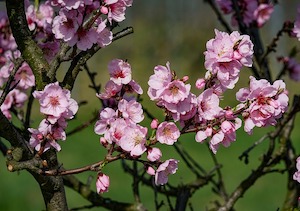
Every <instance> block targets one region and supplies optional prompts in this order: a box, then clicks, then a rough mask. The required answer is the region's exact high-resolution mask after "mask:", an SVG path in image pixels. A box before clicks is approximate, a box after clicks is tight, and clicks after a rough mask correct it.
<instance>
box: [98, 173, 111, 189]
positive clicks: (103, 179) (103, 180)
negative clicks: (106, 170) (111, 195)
mask: <svg viewBox="0 0 300 211" xmlns="http://www.w3.org/2000/svg"><path fill="white" fill-rule="evenodd" d="M108 187H109V176H107V175H105V174H103V173H102V172H100V173H99V174H98V177H97V181H96V188H97V193H98V194H100V193H104V192H107V191H108Z"/></svg>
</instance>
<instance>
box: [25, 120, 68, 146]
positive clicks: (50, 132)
mask: <svg viewBox="0 0 300 211" xmlns="http://www.w3.org/2000/svg"><path fill="white" fill-rule="evenodd" d="M61 121H62V123H64V120H60V121H58V122H57V123H56V124H54V125H52V124H51V123H50V122H48V120H46V119H44V120H42V121H41V123H40V125H39V128H38V129H33V128H29V129H28V131H29V132H30V133H31V138H30V140H29V144H30V145H31V146H32V147H34V148H35V150H36V151H40V150H41V147H42V143H43V142H46V143H43V145H44V150H43V152H45V151H47V150H48V149H50V147H53V148H55V149H56V150H57V151H60V150H61V147H60V145H59V144H58V143H57V140H65V139H66V134H65V131H64V128H63V127H61V125H60V124H59V123H60V122H61ZM63 126H64V127H65V125H64V124H63Z"/></svg>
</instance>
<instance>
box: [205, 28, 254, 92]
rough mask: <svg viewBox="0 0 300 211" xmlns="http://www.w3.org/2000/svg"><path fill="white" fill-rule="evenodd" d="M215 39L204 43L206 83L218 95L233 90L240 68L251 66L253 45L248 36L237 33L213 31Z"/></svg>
mask: <svg viewBox="0 0 300 211" xmlns="http://www.w3.org/2000/svg"><path fill="white" fill-rule="evenodd" d="M215 34H216V37H215V38H214V39H211V40H209V41H208V42H207V43H206V48H207V51H205V52H204V55H205V63H204V65H205V68H206V69H207V70H208V72H207V73H206V81H208V80H210V81H211V82H210V84H212V85H210V86H212V87H213V88H214V89H215V90H218V91H217V92H218V93H220V94H221V93H222V92H224V91H225V90H226V89H233V88H234V86H235V84H236V82H237V81H238V79H239V73H240V70H241V68H242V66H246V67H251V66H252V55H253V43H252V42H251V40H250V37H249V36H248V35H240V34H239V33H238V32H237V31H234V32H232V33H231V34H228V33H226V32H220V31H218V30H215Z"/></svg>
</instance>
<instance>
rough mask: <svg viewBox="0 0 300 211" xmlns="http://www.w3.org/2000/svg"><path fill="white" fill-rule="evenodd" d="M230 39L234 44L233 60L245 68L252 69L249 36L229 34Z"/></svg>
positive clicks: (251, 51) (251, 50)
mask: <svg viewBox="0 0 300 211" xmlns="http://www.w3.org/2000/svg"><path fill="white" fill-rule="evenodd" d="M230 38H231V39H232V41H233V42H234V52H233V58H234V59H236V60H238V61H239V62H240V63H241V64H242V65H244V66H246V67H252V64H253V61H252V57H253V53H254V50H253V47H254V45H253V43H252V41H251V40H250V36H249V35H240V33H239V32H238V31H234V32H232V33H231V34H230Z"/></svg>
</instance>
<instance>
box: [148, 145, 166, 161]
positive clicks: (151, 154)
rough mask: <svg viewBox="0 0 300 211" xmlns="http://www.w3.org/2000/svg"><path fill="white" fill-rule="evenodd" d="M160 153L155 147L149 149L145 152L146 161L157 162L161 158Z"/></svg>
mask: <svg viewBox="0 0 300 211" xmlns="http://www.w3.org/2000/svg"><path fill="white" fill-rule="evenodd" d="M161 156H162V153H161V151H160V149H159V148H156V147H153V148H151V147H149V148H148V150H147V159H148V160H150V161H152V162H154V161H159V159H160V158H161Z"/></svg>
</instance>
